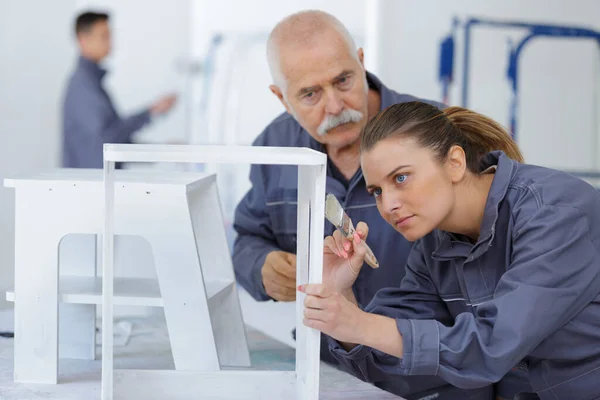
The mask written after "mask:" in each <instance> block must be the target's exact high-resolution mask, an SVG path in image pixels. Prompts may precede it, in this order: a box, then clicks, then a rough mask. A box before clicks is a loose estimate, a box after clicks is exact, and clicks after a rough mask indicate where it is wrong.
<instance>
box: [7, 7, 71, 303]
mask: <svg viewBox="0 0 600 400" xmlns="http://www.w3.org/2000/svg"><path fill="white" fill-rule="evenodd" d="M73 7H74V1H68V0H62V1H59V2H44V1H37V0H19V1H0V54H1V56H0V180H3V179H4V178H5V177H9V176H15V175H18V174H25V173H29V172H33V171H37V170H40V169H47V168H52V167H55V166H57V165H58V160H59V152H60V117H59V104H60V96H61V90H62V87H63V84H64V80H65V78H66V75H67V74H68V72H69V69H70V67H71V60H72V59H73V55H74V51H73V47H72V45H71V40H72V35H71V31H72V28H71V25H72V18H73ZM13 207H14V193H13V189H6V188H4V187H2V188H0V308H2V307H3V306H6V305H7V304H6V303H5V302H4V292H5V291H6V289H7V288H8V287H11V286H12V285H13V280H14V273H13V271H14V265H13V264H14V251H13V247H14V236H13V235H14V218H13Z"/></svg>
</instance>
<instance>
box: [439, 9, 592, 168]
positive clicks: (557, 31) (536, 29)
mask: <svg viewBox="0 0 600 400" xmlns="http://www.w3.org/2000/svg"><path fill="white" fill-rule="evenodd" d="M458 25H459V22H458V19H457V18H454V20H453V23H452V32H451V33H450V35H449V36H448V37H446V38H445V39H444V41H443V42H442V44H441V52H440V81H441V82H442V97H443V99H444V102H447V98H448V89H449V85H450V83H451V82H452V77H453V70H454V66H453V64H454V34H455V32H456V29H457V27H458ZM477 25H484V26H489V27H496V28H522V29H527V30H529V32H528V34H527V35H526V36H525V37H524V38H523V39H522V40H521V41H520V42H519V43H518V44H517V45H516V46H511V48H510V49H509V62H508V68H507V78H508V79H509V81H510V83H511V89H512V97H511V104H510V130H511V134H512V136H513V138H514V139H515V140H516V138H517V116H518V103H519V101H518V94H519V92H518V89H519V81H518V71H519V56H520V55H521V54H522V52H523V49H524V48H525V45H526V44H527V43H529V42H530V41H531V40H532V39H534V38H536V37H554V38H574V39H594V40H596V41H597V43H598V45H599V49H600V32H597V31H594V30H592V29H588V28H582V27H574V26H562V25H552V24H533V23H528V22H519V21H502V20H491V19H484V18H469V19H468V20H467V21H466V22H465V24H464V54H463V80H462V92H461V105H462V106H463V107H465V108H466V107H468V100H469V97H468V96H469V93H468V92H469V69H470V65H469V61H470V57H471V29H472V28H473V27H474V26H477ZM573 174H574V175H576V176H578V177H581V178H600V172H595V171H586V172H584V171H578V172H574V173H573Z"/></svg>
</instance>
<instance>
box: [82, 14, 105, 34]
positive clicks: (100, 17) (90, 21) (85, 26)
mask: <svg viewBox="0 0 600 400" xmlns="http://www.w3.org/2000/svg"><path fill="white" fill-rule="evenodd" d="M108 19H109V17H108V14H106V13H96V12H89V11H88V12H84V13H82V14H79V16H78V17H77V19H76V20H75V34H76V35H79V34H80V33H82V32H89V31H90V29H92V27H93V26H94V24H95V23H96V22H100V21H108Z"/></svg>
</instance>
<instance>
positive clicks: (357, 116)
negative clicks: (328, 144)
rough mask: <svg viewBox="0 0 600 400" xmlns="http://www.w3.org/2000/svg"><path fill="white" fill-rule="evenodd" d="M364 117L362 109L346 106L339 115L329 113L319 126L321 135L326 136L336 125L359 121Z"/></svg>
mask: <svg viewBox="0 0 600 400" xmlns="http://www.w3.org/2000/svg"><path fill="white" fill-rule="evenodd" d="M362 119H363V113H361V112H360V111H356V110H353V109H351V108H346V109H344V111H342V112H341V113H339V114H338V115H327V116H326V117H325V119H324V120H323V122H321V125H319V127H318V128H317V134H318V135H319V136H325V135H326V134H327V132H329V131H330V130H332V129H333V128H335V127H338V126H340V125H343V124H347V123H349V122H359V121H361V120H362Z"/></svg>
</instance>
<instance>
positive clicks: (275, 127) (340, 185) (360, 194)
mask: <svg viewBox="0 0 600 400" xmlns="http://www.w3.org/2000/svg"><path fill="white" fill-rule="evenodd" d="M267 55H268V61H269V67H270V70H271V75H272V78H273V85H271V86H270V89H271V91H272V92H273V94H275V95H276V96H277V97H278V98H279V100H280V101H281V103H282V104H283V106H284V107H285V109H286V111H287V112H286V113H284V114H282V115H280V116H279V117H277V118H276V119H275V120H274V121H273V122H272V123H271V124H270V125H269V126H267V128H266V129H265V130H264V132H262V134H261V135H260V136H259V137H258V138H257V139H256V141H255V142H254V145H256V146H294V147H308V148H312V149H315V150H318V151H322V152H324V153H326V154H327V156H328V168H327V191H328V192H332V193H333V194H335V195H336V196H337V198H338V199H340V201H341V202H342V205H343V206H344V208H345V209H346V211H347V213H348V215H349V216H350V217H351V218H352V220H354V221H355V222H358V221H365V222H366V223H367V224H368V225H369V228H370V230H369V239H368V242H369V246H370V247H371V248H372V249H373V251H374V253H375V254H376V255H377V257H378V259H379V262H380V264H381V267H380V268H379V269H377V270H373V269H371V268H363V269H362V270H361V272H360V275H359V277H358V279H357V280H356V283H355V285H354V293H355V295H356V298H357V300H358V302H359V303H360V304H361V305H363V306H364V305H366V304H367V303H369V301H370V300H371V299H372V298H373V296H374V294H375V292H377V291H378V290H379V289H381V288H383V287H390V286H399V285H400V281H401V280H402V278H403V276H404V264H405V262H406V259H407V256H408V253H409V251H410V248H411V245H412V244H411V243H409V242H408V241H406V240H404V238H403V237H402V236H400V234H399V233H397V232H396V231H395V230H394V229H393V228H392V227H391V226H389V225H388V224H387V223H386V222H385V221H384V220H383V219H382V218H381V216H380V215H379V213H378V211H377V207H376V205H375V201H374V199H373V198H372V197H371V196H370V195H369V194H368V193H367V191H366V188H365V181H364V179H363V175H362V171H361V169H360V161H359V141H358V138H359V135H360V131H361V129H362V128H363V127H364V126H365V124H366V122H367V120H368V119H369V118H371V117H372V116H374V115H375V114H376V113H377V112H379V111H380V110H382V109H383V108H385V107H388V106H390V105H392V104H395V103H402V102H407V101H412V100H415V97H413V96H410V95H406V94H398V93H396V92H394V91H392V90H390V89H388V88H386V87H385V86H384V85H383V84H382V83H381V82H380V81H379V80H378V79H377V78H376V77H375V76H374V75H372V74H370V73H368V72H366V70H365V68H364V65H363V50H362V49H358V50H357V49H356V46H355V44H354V41H353V39H352V37H351V36H350V34H349V33H348V31H347V30H346V28H345V27H344V26H343V25H342V24H341V23H340V22H339V21H338V20H337V19H336V18H334V17H333V16H331V15H329V14H326V13H324V12H320V11H305V12H300V13H297V14H294V15H291V16H289V17H287V18H285V19H284V20H282V21H281V22H280V23H279V24H278V25H277V26H276V27H275V29H274V30H273V31H272V33H271V35H270V37H269V40H268V45H267ZM430 103H433V102H430ZM433 104H435V105H436V106H439V107H442V105H441V104H438V103H433ZM250 179H251V182H252V188H251V189H250V191H249V192H248V193H247V194H246V196H245V197H244V198H243V199H242V201H241V202H240V204H239V205H238V207H237V209H236V213H235V222H234V227H235V229H236V231H237V234H238V236H237V239H236V241H235V245H234V250H233V262H234V267H235V272H236V277H237V279H238V281H239V282H240V283H241V285H242V286H243V287H244V288H245V289H246V290H247V291H248V292H249V293H250V294H251V295H252V296H253V297H254V298H255V299H257V300H269V299H274V300H277V301H293V300H295V298H296V255H295V253H296V203H295V202H296V198H297V184H298V182H297V169H296V168H294V167H283V166H269V165H264V166H253V167H252V168H251V171H250ZM332 232H333V226H332V225H331V224H327V225H326V228H325V234H326V235H330V234H331V233H332ZM399 243H400V244H399ZM321 354H322V357H324V358H325V359H327V360H330V359H331V356H330V354H329V351H328V349H327V348H323V349H322V351H321ZM375 384H376V385H377V386H379V387H381V388H383V389H386V390H389V391H391V392H393V393H396V394H399V395H402V396H404V397H407V398H409V399H421V398H431V399H433V398H435V399H491V398H493V394H492V392H493V390H492V388H484V389H480V390H473V391H466V390H461V389H457V388H454V387H451V386H450V385H448V384H447V383H446V382H444V381H442V380H441V379H439V378H435V377H434V378H431V377H418V376H414V377H406V378H398V377H394V378H393V379H392V378H390V380H389V381H386V382H375Z"/></svg>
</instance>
